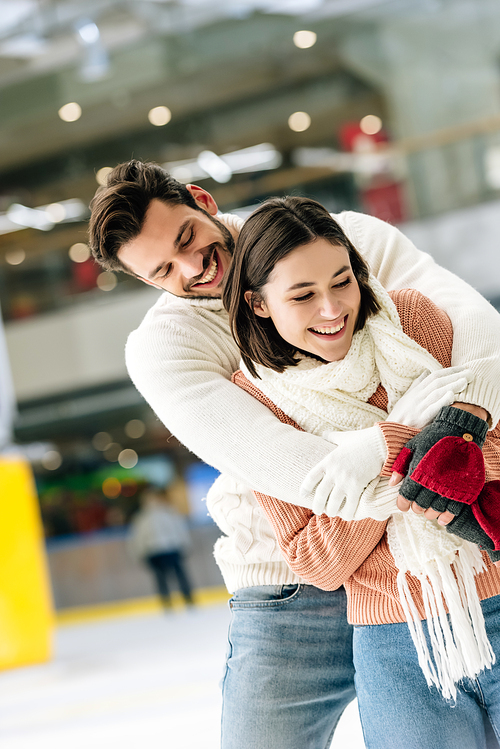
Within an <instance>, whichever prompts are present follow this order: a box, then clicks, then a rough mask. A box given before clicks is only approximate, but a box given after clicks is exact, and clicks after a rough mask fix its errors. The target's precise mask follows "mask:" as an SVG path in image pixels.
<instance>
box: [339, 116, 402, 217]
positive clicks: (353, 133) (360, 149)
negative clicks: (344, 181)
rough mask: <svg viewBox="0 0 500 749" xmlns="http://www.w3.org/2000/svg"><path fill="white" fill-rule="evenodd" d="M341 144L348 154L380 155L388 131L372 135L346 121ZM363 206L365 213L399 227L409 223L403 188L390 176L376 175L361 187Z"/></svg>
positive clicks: (340, 136)
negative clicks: (378, 151)
mask: <svg viewBox="0 0 500 749" xmlns="http://www.w3.org/2000/svg"><path fill="white" fill-rule="evenodd" d="M338 137H339V142H340V146H341V148H342V149H343V150H344V151H348V152H351V153H356V154H360V157H361V154H363V153H365V154H370V153H376V152H377V150H378V149H379V147H380V146H383V145H385V144H386V143H388V142H389V136H388V135H387V132H386V131H385V130H384V129H383V128H382V129H381V130H379V132H378V133H374V134H373V135H369V134H367V133H364V132H363V131H362V130H361V127H360V125H359V122H346V123H344V124H343V125H342V127H341V128H340V130H339V136H338ZM358 189H359V196H360V200H361V205H362V208H363V211H364V212H365V213H368V214H370V215H371V216H375V217H376V218H380V219H382V221H387V222H388V223H390V224H399V223H401V222H402V221H406V219H407V214H406V210H405V202H404V193H403V185H402V183H401V182H397V181H396V180H394V179H393V178H392V177H391V174H390V173H387V174H374V175H373V177H371V178H368V179H367V180H364V181H363V182H362V183H361V184H358Z"/></svg>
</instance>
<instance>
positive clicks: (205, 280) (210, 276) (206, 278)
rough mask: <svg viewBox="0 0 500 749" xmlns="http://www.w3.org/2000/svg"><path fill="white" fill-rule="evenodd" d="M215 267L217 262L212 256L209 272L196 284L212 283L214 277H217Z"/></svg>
mask: <svg viewBox="0 0 500 749" xmlns="http://www.w3.org/2000/svg"><path fill="white" fill-rule="evenodd" d="M217 267H218V266H217V260H216V259H215V254H214V256H213V258H212V265H211V266H210V270H208V271H207V274H206V275H205V276H204V277H203V278H202V279H201V281H198V283H199V284H200V283H210V281H213V280H214V278H215V276H216V275H217Z"/></svg>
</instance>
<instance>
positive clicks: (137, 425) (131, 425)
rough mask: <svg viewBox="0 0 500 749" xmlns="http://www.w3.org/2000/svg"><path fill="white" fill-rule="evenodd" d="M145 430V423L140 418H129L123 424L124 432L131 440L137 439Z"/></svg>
mask: <svg viewBox="0 0 500 749" xmlns="http://www.w3.org/2000/svg"><path fill="white" fill-rule="evenodd" d="M145 432H146V425H145V423H144V422H143V421H141V420H140V419H131V420H130V421H127V423H126V424H125V434H126V435H127V437H130V438H131V439H133V440H136V439H139V437H142V436H143V434H145Z"/></svg>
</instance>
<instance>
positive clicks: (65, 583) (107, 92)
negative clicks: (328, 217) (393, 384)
mask: <svg viewBox="0 0 500 749" xmlns="http://www.w3.org/2000/svg"><path fill="white" fill-rule="evenodd" d="M130 158H139V159H142V160H152V161H155V162H157V163H159V164H162V165H164V166H165V168H166V169H168V170H169V171H171V172H172V173H173V174H174V176H176V177H177V178H178V179H179V180H181V181H184V182H194V183H195V184H200V185H201V186H202V187H204V188H205V189H206V190H208V191H210V192H211V193H212V194H213V196H214V198H215V199H216V201H217V203H218V205H219V208H220V209H221V210H222V211H235V212H237V213H239V214H240V215H241V216H245V215H247V214H248V213H249V212H250V211H251V210H252V209H253V207H255V206H256V205H257V204H258V202H259V201H260V200H262V199H263V198H265V197H267V196H269V195H283V194H289V193H292V194H297V195H307V196H310V197H314V198H316V199H318V200H320V201H321V202H322V203H324V204H325V205H326V206H327V207H328V208H329V209H330V210H331V211H333V212H339V211H342V210H345V209H354V210H360V211H364V212H367V213H371V214H373V215H376V216H378V217H380V218H382V219H385V220H387V221H389V222H391V223H394V224H397V225H399V226H400V228H401V229H402V230H403V231H404V232H405V233H406V234H407V235H408V236H409V237H410V238H411V239H413V241H414V242H415V243H416V244H417V246H418V247H419V248H420V249H422V250H425V251H427V252H429V253H431V254H432V255H433V256H434V257H435V259H436V260H437V261H438V262H439V263H440V264H442V265H444V266H445V267H447V268H449V269H450V270H452V271H454V272H455V273H457V274H458V275H460V276H461V277H462V278H464V279H465V280H467V281H468V282H469V283H471V284H472V285H473V286H474V287H475V288H477V289H478V290H479V291H480V292H481V293H482V294H483V295H484V296H485V297H486V298H487V299H489V300H490V301H491V302H492V304H493V305H495V306H496V307H497V309H500V252H499V240H498V237H499V236H500V210H499V209H500V5H499V4H498V2H497V0H0V304H1V308H2V314H3V320H4V329H5V346H0V352H1V351H2V350H3V349H5V350H4V352H3V355H2V359H3V368H2V373H1V377H2V382H1V383H0V406H1V405H2V403H3V406H2V408H0V414H1V415H3V416H2V418H4V419H6V425H4V428H5V430H7V431H8V428H9V426H8V423H7V422H8V421H9V413H10V410H11V406H12V403H13V402H14V400H15V403H16V410H15V413H14V417H13V435H14V441H15V442H16V444H17V445H19V446H20V447H21V448H22V452H23V455H24V456H25V459H26V460H27V461H28V462H29V465H30V466H31V470H32V471H33V474H34V477H35V480H36V495H37V503H39V504H38V505H37V506H39V511H40V514H41V519H42V523H43V536H44V548H45V549H46V551H47V559H48V567H49V570H50V580H51V588H52V591H53V600H54V603H55V607H56V609H57V610H58V611H60V612H62V613H61V615H60V621H62V618H63V614H64V612H65V611H66V612H67V611H68V610H74V609H80V610H83V609H82V607H87V609H88V607H96V606H97V607H99V606H101V607H103V606H104V607H105V606H108V607H109V606H110V605H112V604H114V605H118V604H119V603H120V602H127V601H130V600H139V599H144V600H145V599H146V598H147V597H148V596H153V595H154V593H155V586H154V580H153V578H152V576H151V575H150V574H149V571H148V570H147V569H146V568H145V567H143V566H141V565H140V564H138V562H137V559H136V558H134V555H133V554H131V553H130V547H129V542H128V539H129V536H130V533H129V529H130V523H131V521H132V519H133V517H134V515H135V514H136V513H137V510H138V508H139V503H140V498H141V495H142V493H143V492H144V491H145V490H146V489H151V488H154V489H160V490H161V491H162V492H163V493H164V495H165V497H166V499H167V500H168V502H169V504H170V505H171V506H173V507H174V508H176V509H177V511H178V512H179V513H180V514H181V515H182V516H184V517H185V518H186V519H187V521H188V523H189V531H190V535H191V545H190V546H189V547H188V548H187V549H186V567H187V571H188V574H189V577H190V581H191V583H192V586H193V588H194V590H195V593H196V595H199V596H200V598H199V600H201V599H202V597H203V595H207V596H208V598H207V600H209V599H210V591H212V593H214V591H219V593H220V595H224V594H223V592H222V580H221V577H220V575H219V573H218V570H217V568H216V566H215V563H214V561H213V557H212V546H213V543H214V540H215V539H216V537H217V535H218V531H217V528H216V527H215V526H214V525H213V523H212V521H211V520H210V518H209V517H208V516H207V512H206V508H205V505H204V503H203V497H204V495H205V493H206V491H207V489H208V487H209V486H210V484H211V482H212V481H213V479H214V477H215V475H216V473H215V471H213V470H212V469H211V468H209V467H208V466H205V465H203V464H202V463H200V462H199V461H197V460H196V459H195V457H194V456H193V455H191V454H189V453H188V452H187V451H186V450H185V449H184V448H183V447H182V446H180V445H179V444H178V443H177V441H176V440H175V438H173V437H172V436H171V435H170V434H169V433H168V432H167V431H166V429H165V428H164V427H163V425H162V424H161V423H160V422H159V421H158V420H157V419H156V417H155V415H154V414H153V413H152V412H151V410H150V409H149V408H148V406H147V405H146V404H145V402H144V401H143V400H142V399H141V397H140V396H139V394H138V393H137V392H136V391H135V389H134V387H133V386H132V384H131V383H130V381H129V379H128V377H127V372H126V369H125V364H124V356H123V349H124V344H125V340H126V337H127V335H128V333H129V332H130V331H131V330H132V329H134V328H135V327H136V326H137V325H138V323H139V322H140V320H141V319H142V317H143V316H144V314H145V312H146V311H147V309H148V308H149V307H150V306H151V305H152V304H153V303H154V301H155V300H156V298H157V296H158V292H157V291H155V290H153V289H151V288H149V287H146V286H145V285H143V284H141V283H140V282H139V281H136V280H135V279H133V278H132V277H130V276H126V275H119V274H114V273H111V272H101V270H100V269H99V268H98V267H97V266H96V265H95V264H94V263H93V261H92V260H91V259H90V257H89V251H88V247H87V245H86V230H87V221H88V216H89V212H88V204H89V201H90V200H91V198H92V196H93V194H94V193H95V191H96V189H97V188H98V186H99V184H102V183H103V181H104V179H105V176H106V174H107V172H108V171H109V169H110V168H111V167H113V166H114V165H116V164H117V163H119V162H121V161H125V160H128V159H130ZM10 373H11V374H10ZM11 385H12V387H11ZM205 745H206V744H205ZM215 745H216V744H214V746H215ZM12 746H14V744H12ZM15 746H16V747H17V746H18V744H15ZM19 746H21V744H19ZM177 746H180V744H177ZM186 746H188V745H187V744H186Z"/></svg>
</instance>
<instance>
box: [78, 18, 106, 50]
mask: <svg viewBox="0 0 500 749" xmlns="http://www.w3.org/2000/svg"><path fill="white" fill-rule="evenodd" d="M76 30H77V33H78V36H79V37H80V40H81V41H82V42H83V43H84V44H95V43H96V42H97V41H98V40H99V37H100V36H101V35H100V33H99V28H98V26H97V25H96V24H95V23H94V22H93V21H80V22H79V23H78V24H76Z"/></svg>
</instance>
